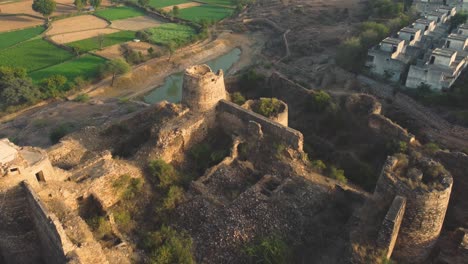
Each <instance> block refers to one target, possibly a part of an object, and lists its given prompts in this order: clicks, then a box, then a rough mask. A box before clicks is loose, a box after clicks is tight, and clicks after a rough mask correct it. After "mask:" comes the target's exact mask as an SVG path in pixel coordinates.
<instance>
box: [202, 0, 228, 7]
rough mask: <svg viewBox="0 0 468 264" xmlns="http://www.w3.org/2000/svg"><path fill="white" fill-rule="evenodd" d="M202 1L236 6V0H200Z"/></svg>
mask: <svg viewBox="0 0 468 264" xmlns="http://www.w3.org/2000/svg"><path fill="white" fill-rule="evenodd" d="M200 2H203V3H207V4H212V5H223V6H232V7H233V6H235V4H234V2H233V1H231V0H200Z"/></svg>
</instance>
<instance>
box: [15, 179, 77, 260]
mask: <svg viewBox="0 0 468 264" xmlns="http://www.w3.org/2000/svg"><path fill="white" fill-rule="evenodd" d="M22 187H23V188H24V190H25V193H26V201H27V203H28V205H29V209H30V214H31V218H32V219H33V222H34V226H35V229H36V232H37V234H38V236H39V240H40V242H41V247H42V251H43V252H42V254H43V255H44V258H45V259H46V260H47V262H48V263H51V264H55V263H56V264H63V263H65V262H66V257H65V256H66V255H67V253H68V252H70V251H71V250H72V249H73V245H72V243H71V242H70V241H69V240H68V238H67V236H66V234H65V231H64V230H63V227H62V224H61V223H60V222H59V220H58V219H57V217H56V216H55V215H54V214H51V213H49V212H48V211H47V209H46V208H45V206H44V204H43V203H42V202H41V201H40V199H39V197H38V196H37V195H36V193H35V192H34V190H33V189H32V188H31V186H30V185H29V184H28V183H27V182H23V183H22Z"/></svg>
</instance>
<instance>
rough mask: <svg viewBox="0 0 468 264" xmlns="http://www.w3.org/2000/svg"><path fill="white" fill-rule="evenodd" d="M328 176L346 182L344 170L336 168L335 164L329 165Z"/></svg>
mask: <svg viewBox="0 0 468 264" xmlns="http://www.w3.org/2000/svg"><path fill="white" fill-rule="evenodd" d="M328 176H329V177H330V178H332V179H335V180H337V181H339V182H342V183H347V182H348V179H346V177H345V174H344V170H340V169H337V168H336V167H335V166H331V167H330V170H329V172H328Z"/></svg>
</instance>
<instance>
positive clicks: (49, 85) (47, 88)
mask: <svg viewBox="0 0 468 264" xmlns="http://www.w3.org/2000/svg"><path fill="white" fill-rule="evenodd" d="M66 83H67V78H66V77H65V76H63V75H59V74H56V75H52V76H50V77H49V78H46V79H43V80H42V81H41V82H40V88H41V90H42V92H43V93H44V94H45V95H47V96H48V97H52V98H54V97H58V96H59V95H60V93H61V92H62V91H63V88H64V87H65V84H66Z"/></svg>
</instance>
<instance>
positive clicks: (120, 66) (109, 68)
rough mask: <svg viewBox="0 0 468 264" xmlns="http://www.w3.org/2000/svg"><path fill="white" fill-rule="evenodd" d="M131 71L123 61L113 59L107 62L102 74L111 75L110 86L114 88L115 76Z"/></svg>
mask: <svg viewBox="0 0 468 264" xmlns="http://www.w3.org/2000/svg"><path fill="white" fill-rule="evenodd" d="M130 69H131V67H130V65H129V64H128V63H127V62H126V61H125V60H123V59H121V58H118V59H113V60H111V61H108V62H107V63H106V64H105V65H104V68H103V70H102V73H103V74H112V83H111V86H114V81H115V77H117V75H121V74H125V73H127V72H129V71H130Z"/></svg>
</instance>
